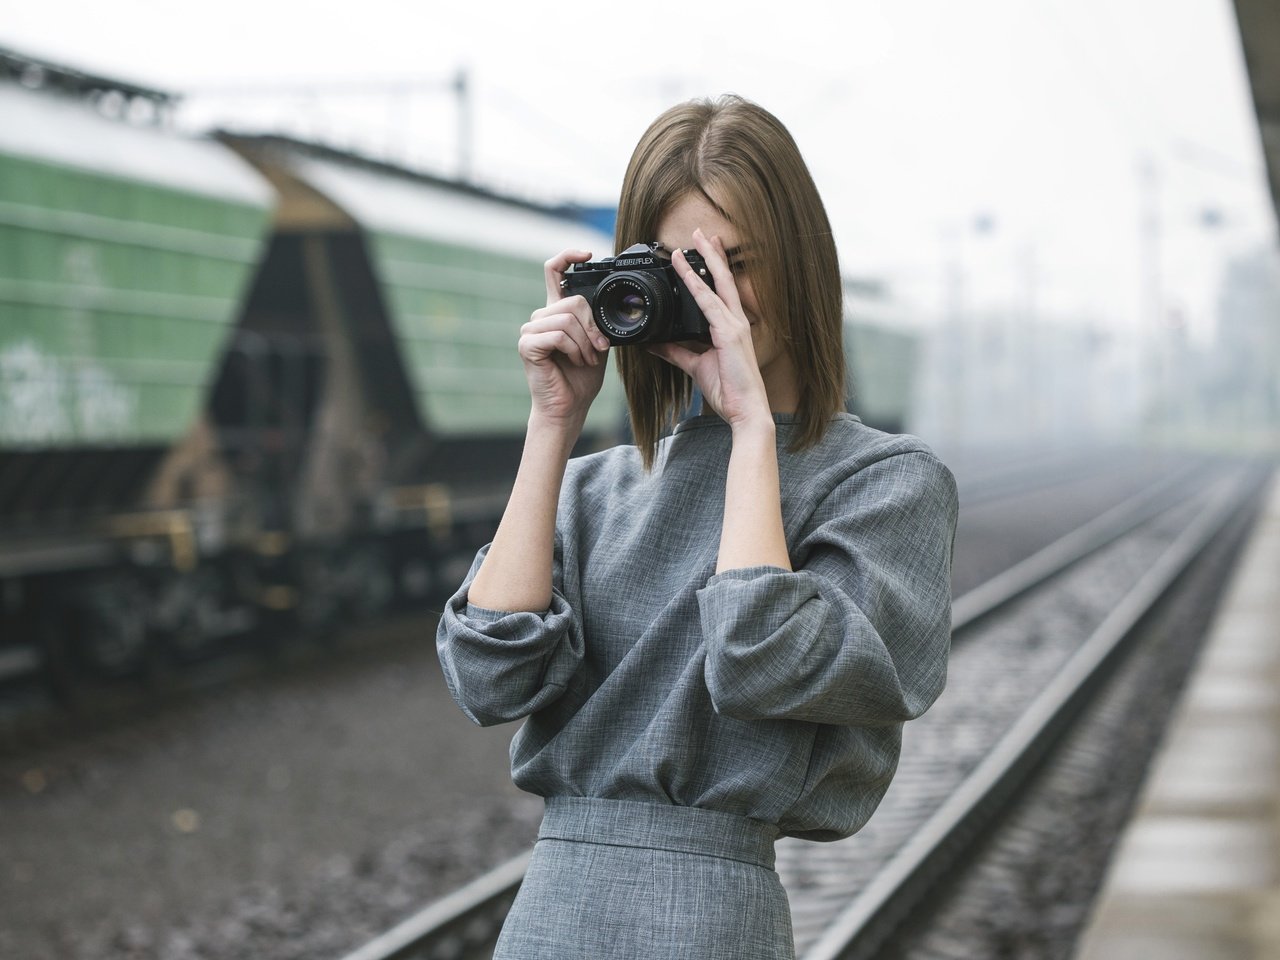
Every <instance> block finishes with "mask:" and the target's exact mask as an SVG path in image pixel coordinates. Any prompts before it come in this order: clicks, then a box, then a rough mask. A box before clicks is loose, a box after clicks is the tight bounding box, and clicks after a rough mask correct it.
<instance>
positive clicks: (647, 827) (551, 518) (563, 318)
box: [437, 97, 957, 960]
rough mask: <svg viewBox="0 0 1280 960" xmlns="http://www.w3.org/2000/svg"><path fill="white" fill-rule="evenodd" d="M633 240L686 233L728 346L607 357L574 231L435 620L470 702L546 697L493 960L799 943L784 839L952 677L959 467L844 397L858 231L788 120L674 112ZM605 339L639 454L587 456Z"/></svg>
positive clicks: (477, 712) (716, 951) (811, 820)
mask: <svg viewBox="0 0 1280 960" xmlns="http://www.w3.org/2000/svg"><path fill="white" fill-rule="evenodd" d="M616 241H617V242H616V247H615V249H617V250H623V249H626V248H627V247H629V246H631V245H633V244H636V243H643V242H651V241H657V242H659V243H660V244H661V245H662V247H663V248H664V249H666V250H668V251H672V253H671V262H672V266H673V267H674V269H675V271H676V273H677V274H678V276H679V279H680V282H681V283H682V284H683V285H684V288H685V290H687V291H688V295H689V296H692V297H693V298H694V299H695V301H696V303H697V305H698V307H699V308H700V310H701V312H702V314H703V315H704V316H705V318H706V323H707V326H708V327H709V329H710V341H711V342H710V343H709V344H704V343H699V342H694V341H691V342H684V343H670V342H666V343H648V344H644V345H640V344H637V345H632V346H626V347H620V348H611V346H610V343H609V341H608V340H607V339H606V338H605V337H604V335H603V334H602V332H601V330H600V328H599V327H598V326H597V323H596V321H595V319H594V317H593V312H592V306H591V305H590V304H589V303H588V301H587V300H586V299H584V298H583V297H582V296H571V297H565V296H564V292H563V289H562V281H563V279H564V276H565V274H566V272H569V271H570V270H571V265H574V264H583V263H585V262H586V261H588V260H589V259H590V255H589V254H588V253H587V252H586V251H581V250H567V251H564V252H563V253H561V254H559V255H557V256H556V257H554V258H552V259H551V260H549V261H548V262H547V264H546V280H547V305H546V306H545V307H543V308H541V309H538V310H535V311H534V313H533V315H532V317H531V318H530V320H529V322H528V323H526V324H525V325H524V327H523V328H522V330H521V333H520V339H519V346H518V349H519V353H520V357H521V359H522V360H523V363H524V367H525V372H526V376H527V377H528V381H529V388H530V393H531V395H532V411H531V413H530V417H529V426H528V434H527V438H526V443H525V448H524V455H523V459H522V461H521V464H520V469H519V472H518V475H517V478H516V482H515V486H514V489H513V491H512V494H511V500H510V502H509V504H508V506H507V509H506V513H505V515H504V517H503V519H502V522H501V525H500V526H499V529H498V531H497V533H496V535H495V536H494V539H493V542H492V543H491V544H490V545H488V546H487V547H485V548H484V549H482V550H481V551H480V553H479V555H478V556H477V557H476V560H475V563H474V564H473V565H472V569H471V572H470V574H469V575H468V577H467V579H466V581H465V582H464V583H463V585H462V587H461V588H460V589H459V591H458V592H457V593H456V594H455V596H454V597H453V598H452V599H451V600H450V601H449V603H448V604H447V606H446V608H445V610H444V612H443V615H442V618H441V621H440V628H439V634H438V638H437V639H438V646H439V652H440V659H441V663H442V666H443V668H444V673H445V677H446V680H447V682H448V685H449V688H450V690H451V692H452V693H453V696H454V698H455V699H456V700H457V701H458V703H459V705H460V706H461V707H462V709H463V710H464V711H465V712H466V713H467V714H468V716H470V717H471V718H472V719H473V720H475V721H476V722H477V723H481V724H490V723H500V722H503V721H508V720H515V719H520V718H527V719H526V720H525V723H524V725H523V726H522V727H521V729H520V731H519V732H518V733H517V734H516V737H515V739H514V741H513V742H512V747H511V759H512V776H513V779H514V780H515V783H516V784H517V786H519V787H521V788H522V789H524V790H528V791H530V792H532V793H535V794H539V795H541V796H543V797H545V798H546V815H545V817H544V820H543V824H542V827H541V829H540V830H539V839H538V842H537V844H536V846H535V848H534V853H533V858H532V860H531V862H530V865H529V870H528V874H527V876H526V878H525V881H524V884H523V885H522V886H521V889H520V893H519V895H518V897H517V899H516V902H515V905H514V907H513V908H512V911H511V914H510V915H509V917H508V920H507V923H506V926H505V927H504V929H503V933H502V937H501V939H500V941H499V944H498V949H497V953H496V954H495V956H496V957H499V958H519V960H533V958H557V960H560V958H570V957H575V958H576V957H581V958H592V960H600V958H608V957H628V958H633V957H676V956H679V957H696V958H701V960H705V958H722V957H723V958H726V960H728V958H732V960H749V958H761V960H764V958H768V960H776V958H779V957H790V956H793V955H794V947H793V944H792V937H791V921H790V912H789V908H788V905H787V899H786V895H785V893H784V892H783V890H782V887H781V885H780V883H779V881H778V876H777V874H776V873H775V872H774V870H773V862H774V861H773V843H774V840H775V839H776V838H777V837H778V836H780V835H789V836H798V837H804V838H808V839H813V840H834V839H838V838H840V837H844V836H848V835H849V834H851V833H853V832H854V831H856V830H857V829H858V828H859V827H861V826H862V825H863V824H864V823H865V822H866V820H867V818H868V817H869V816H870V815H871V812H872V811H873V810H874V809H875V807H876V804H877V803H878V802H879V800H880V798H881V797H882V796H883V794H884V792H885V790H886V789H887V788H888V785H889V781H890V779H891V778H892V776H893V773H894V770H895V768H896V765H897V759H898V753H899V748H900V743H901V730H902V724H903V722H904V721H906V720H908V719H910V718H912V717H915V716H918V715H919V714H920V713H922V712H923V711H924V710H925V709H926V708H927V707H928V706H929V705H930V704H931V703H932V702H933V700H934V699H935V698H936V697H937V695H938V693H939V692H940V691H941V689H942V686H943V683H944V681H945V677H946V661H947V653H948V648H949V642H950V613H951V607H950V564H951V550H952V542H953V537H954V532H955V521H956V511H957V504H956V493H955V484H954V481H953V479H952V477H951V474H950V473H949V471H948V470H947V469H946V467H944V466H943V465H942V464H941V463H940V462H939V461H938V460H937V459H936V458H935V457H934V456H933V454H932V453H931V452H930V451H929V449H928V448H927V447H926V446H924V444H922V443H921V442H920V441H919V440H917V439H915V438H914V437H910V436H905V435H902V436H892V435H888V434H884V433H881V432H879V431H876V430H873V429H871V428H869V427H866V426H864V425H863V424H862V423H861V422H860V421H859V420H858V419H857V418H856V417H854V416H851V415H850V414H848V413H846V412H844V406H843V404H844V395H845V394H844V360H843V358H844V352H843V349H842V341H841V337H842V307H841V281H840V273H839V267H838V263H837V258H836V251H835V245H834V242H833V240H832V236H831V230H830V226H829V224H828V220H827V216H826V213H825V211H824V209H823V206H822V201H821V199H820V198H819V196H818V193H817V189H816V187H815V186H814V183H813V180H812V178H811V176H810V175H809V172H808V169H807V168H806V166H805V164H804V161H803V159H802V158H801V156H800V153H799V150H798V149H797V147H796V145H795V142H794V141H793V140H792V138H791V136H790V134H788V132H787V131H786V129H785V128H784V127H783V126H782V124H781V123H779V122H778V120H777V119H776V118H774V117H773V116H772V115H771V114H770V113H768V112H767V111H765V110H764V109H762V108H760V107H759V106H757V105H755V104H752V103H750V102H748V101H744V100H742V99H739V98H737V97H722V98H720V99H718V100H715V101H692V102H689V103H684V104H681V105H679V106H676V107H674V108H672V109H670V110H668V111H667V112H666V113H664V114H663V115H662V116H660V117H659V118H658V119H657V120H656V121H655V122H654V123H653V124H652V126H650V128H649V129H648V131H646V133H645V134H644V136H643V137H642V139H641V141H640V143H639V145H638V146H637V147H636V150H635V153H634V154H633V156H632V158H631V163H630V165H629V167H628V170H627V174H626V179H625V181H624V183H623V187H622V194H621V200H620V203H619V207H618V223H617V235H616ZM690 248H692V249H696V250H697V252H698V253H699V254H700V255H701V257H702V258H703V260H704V261H705V264H706V267H707V269H708V270H709V273H710V277H711V279H712V284H710V285H709V284H707V283H705V282H703V280H701V279H700V278H699V277H698V275H697V274H696V273H695V272H694V271H693V270H692V269H690V267H689V263H688V260H687V258H686V257H685V256H684V254H683V253H682V252H681V251H682V250H685V249H690ZM681 292H682V293H683V291H681ZM611 353H612V354H613V355H614V356H615V357H616V358H617V363H618V367H619V370H620V373H621V376H622V379H623V382H624V385H625V388H626V392H627V398H628V402H629V407H630V414H631V421H632V428H633V433H634V435H635V437H636V445H635V446H625V447H617V448H614V449H612V450H608V451H605V452H602V453H598V454H593V455H591V456H587V457H582V458H577V459H573V460H570V459H569V452H570V450H571V449H572V447H573V445H574V442H575V441H576V439H577V437H578V435H579V433H580V431H581V429H582V426H583V422H584V418H585V416H586V411H587V409H588V407H589V406H590V404H591V402H592V400H593V399H594V398H595V396H596V394H597V392H598V391H599V389H600V386H601V383H602V380H603V377H604V375H605V367H606V358H607V357H608V356H609V355H610V354H611ZM694 385H696V386H697V387H698V389H699V390H700V392H701V395H702V397H703V413H702V415H700V416H695V417H692V418H690V419H686V420H684V421H683V422H681V423H679V424H677V425H676V426H675V429H674V432H673V433H671V435H670V436H667V437H665V438H661V437H662V434H664V433H665V432H666V431H667V429H668V427H669V426H670V425H671V422H672V421H673V420H674V419H675V418H676V417H678V416H679V414H680V413H681V412H682V411H684V410H686V409H687V408H688V406H689V404H690V402H691V398H692V396H693V393H692V388H693V386H694ZM660 438H661V439H660Z"/></svg>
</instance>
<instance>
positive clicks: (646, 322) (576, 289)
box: [560, 243, 715, 346]
mask: <svg viewBox="0 0 1280 960" xmlns="http://www.w3.org/2000/svg"><path fill="white" fill-rule="evenodd" d="M684 255H685V258H686V259H687V260H688V261H689V266H690V267H692V268H693V269H694V271H695V272H696V273H697V274H698V276H699V277H701V278H702V281H703V283H705V284H706V285H707V286H709V287H711V289H713V290H714V289H715V283H714V282H713V281H712V278H711V271H710V269H709V268H708V267H707V264H706V261H705V260H703V259H702V255H701V254H700V253H698V251H697V250H685V251H684ZM560 289H561V290H562V291H564V293H565V295H566V296H573V295H574V294H579V295H581V296H583V297H585V298H586V300H587V303H589V304H590V305H591V314H592V316H593V317H594V318H595V321H596V326H597V327H599V328H600V332H601V333H603V334H604V335H605V337H607V338H608V340H609V342H610V343H612V344H614V345H615V346H626V345H628V344H633V343H668V342H671V341H675V340H701V341H702V342H703V343H710V342H711V328H710V327H709V326H708V325H707V318H706V317H705V316H703V315H702V310H701V309H699V307H698V304H697V302H696V301H695V300H694V299H693V294H691V293H690V292H689V289H688V287H686V286H685V285H684V281H683V280H681V279H680V277H679V276H678V275H677V274H676V268H675V267H673V266H672V265H671V261H670V259H668V258H667V257H666V256H664V255H663V248H662V245H661V244H658V243H637V244H635V245H634V246H631V247H628V248H627V249H626V250H623V251H622V253H620V254H618V255H617V256H616V257H605V258H604V259H603V260H590V261H588V262H586V263H576V264H574V265H573V266H572V267H570V268H569V270H568V271H567V272H566V273H565V275H564V279H563V280H562V281H561V282H560Z"/></svg>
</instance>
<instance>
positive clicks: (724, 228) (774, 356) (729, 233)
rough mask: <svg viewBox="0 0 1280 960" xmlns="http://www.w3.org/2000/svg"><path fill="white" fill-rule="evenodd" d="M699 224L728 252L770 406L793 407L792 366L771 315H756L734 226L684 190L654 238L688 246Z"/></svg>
mask: <svg viewBox="0 0 1280 960" xmlns="http://www.w3.org/2000/svg"><path fill="white" fill-rule="evenodd" d="M716 199H717V201H718V198H716ZM699 227H701V228H702V232H703V233H704V234H706V235H707V237H708V238H710V237H717V236H718V237H719V238H720V242H721V243H722V244H724V248H725V250H726V251H727V252H728V253H729V254H730V256H729V264H730V266H731V267H734V268H735V269H734V277H733V279H734V283H735V284H736V286H737V288H738V299H739V300H740V301H741V302H742V310H743V312H744V313H745V314H746V315H747V319H748V320H749V321H750V322H751V342H752V345H753V346H754V347H755V354H756V363H757V364H759V366H760V374H761V376H762V377H763V378H764V385H765V389H766V391H768V394H769V401H770V405H771V406H772V407H773V409H774V411H776V412H784V411H790V410H794V409H795V407H794V400H795V392H796V391H795V381H796V375H795V366H794V364H793V363H792V362H791V357H790V355H789V354H788V353H787V351H786V349H785V346H784V345H783V343H782V340H781V338H780V337H779V336H778V327H777V323H776V321H774V318H771V317H762V316H761V315H760V308H759V304H758V303H757V302H756V298H755V292H754V291H753V290H752V287H751V270H750V262H751V251H749V250H742V251H741V252H740V253H738V255H737V256H735V255H734V253H735V248H738V247H740V246H741V243H740V238H739V236H738V231H737V229H736V228H735V227H734V225H733V224H732V223H730V222H729V221H728V220H726V219H725V218H724V217H723V216H722V215H721V214H720V212H719V211H718V210H716V208H715V207H713V206H712V205H711V204H710V203H708V202H707V201H706V199H705V198H704V197H702V196H701V195H700V194H697V193H687V194H685V195H684V197H682V198H681V199H680V200H677V201H676V202H675V204H673V205H672V206H671V207H670V208H669V209H668V210H667V211H666V213H665V214H664V215H663V217H662V219H661V220H659V221H658V236H657V238H656V239H657V240H658V242H659V243H661V244H662V245H663V246H664V247H665V248H666V249H668V250H675V249H677V248H679V249H681V250H687V249H692V248H693V231H694V230H695V229H697V228H699ZM740 264H746V266H740ZM789 404H790V406H788V405H789Z"/></svg>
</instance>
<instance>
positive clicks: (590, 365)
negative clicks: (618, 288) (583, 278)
mask: <svg viewBox="0 0 1280 960" xmlns="http://www.w3.org/2000/svg"><path fill="white" fill-rule="evenodd" d="M590 259H591V254H590V253H587V252H586V251H583V250H565V251H563V252H562V253H560V254H559V255H558V256H555V257H552V258H551V259H550V260H548V261H547V263H546V280H547V305H546V306H545V307H543V308H542V309H540V310H535V311H533V314H532V316H530V318H529V322H528V323H526V324H525V325H524V326H523V327H521V328H520V344H519V350H520V359H521V360H522V361H523V362H524V374H525V377H526V379H527V380H528V381H529V393H530V395H531V396H532V398H533V415H535V416H538V417H541V418H542V419H544V420H546V421H548V422H551V423H555V424H559V425H564V426H568V427H570V428H572V429H574V430H581V429H582V424H583V422H584V421H585V420H586V416H587V410H588V409H589V408H590V406H591V401H593V400H594V399H595V398H596V394H598V393H599V392H600V387H601V385H602V384H603V383H604V371H605V366H606V360H607V357H608V352H609V341H608V340H606V339H605V336H604V334H602V333H601V332H600V330H599V329H598V328H597V327H596V324H595V320H594V319H593V318H592V316H591V307H590V306H589V305H588V304H587V301H586V299H585V298H584V297H581V296H572V297H565V296H564V293H563V291H562V290H561V289H560V281H561V280H562V279H564V272H565V270H567V269H568V268H569V264H571V263H583V262H585V261H587V260H590Z"/></svg>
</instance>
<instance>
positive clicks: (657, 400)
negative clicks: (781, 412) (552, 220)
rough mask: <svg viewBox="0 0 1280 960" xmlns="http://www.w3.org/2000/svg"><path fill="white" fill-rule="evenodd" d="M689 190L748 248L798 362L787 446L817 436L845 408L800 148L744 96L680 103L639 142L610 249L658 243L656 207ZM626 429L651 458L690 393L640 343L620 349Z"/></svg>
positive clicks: (831, 269) (763, 301)
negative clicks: (794, 416) (793, 427)
mask: <svg viewBox="0 0 1280 960" xmlns="http://www.w3.org/2000/svg"><path fill="white" fill-rule="evenodd" d="M689 194H698V195H700V196H701V197H702V198H703V199H705V200H706V201H707V202H709V203H710V204H711V205H712V206H713V207H715V208H716V209H717V210H718V211H719V212H720V213H721V215H722V216H724V218H725V219H726V220H728V221H729V222H730V223H732V224H734V225H735V226H736V227H737V228H738V232H739V235H740V241H741V243H742V245H743V248H744V250H745V249H746V248H747V246H748V245H749V246H750V262H749V266H748V267H747V269H748V270H749V271H750V276H751V283H752V287H753V290H754V292H755V296H756V300H757V302H758V304H759V308H760V313H761V319H762V322H764V323H769V324H773V325H775V327H776V329H777V331H778V335H779V338H780V340H781V341H782V343H783V346H784V349H786V350H787V351H788V352H789V354H790V357H791V360H792V362H793V364H794V366H795V370H796V374H797V377H798V379H799V384H798V386H799V391H800V401H799V408H798V410H797V413H798V415H799V419H800V429H799V430H798V431H797V433H796V436H795V439H794V440H793V441H792V444H791V449H793V450H802V449H804V448H806V447H809V446H812V445H813V444H815V443H817V442H818V441H819V440H820V439H822V435H823V433H825V431H826V429H827V425H828V423H829V422H830V420H831V417H832V415H833V414H834V413H836V412H837V411H838V410H841V409H843V408H844V396H845V392H844V388H845V380H844V377H845V373H844V349H843V341H842V321H843V312H842V311H843V306H842V301H841V296H842V286H843V285H842V283H841V280H840V267H839V263H838V261H837V257H836V247H835V242H834V240H833V239H832V236H831V225H830V222H829V221H828V220H827V213H826V210H825V209H824V208H823V206H822V199H821V198H820V197H819V196H818V188H817V187H816V186H815V185H814V182H813V177H812V176H811V175H810V174H809V168H808V167H807V166H805V162H804V159H803V158H802V157H801V156H800V150H799V148H798V147H797V146H796V143H795V141H794V140H793V139H792V137H791V134H790V133H788V132H787V129H786V127H784V126H783V125H782V124H781V123H780V122H779V121H778V119H777V118H776V117H775V116H773V114H771V113H769V111H767V110H765V109H764V108H763V107H761V106H758V105H757V104H754V103H752V102H751V101H749V100H744V99H743V98H741V97H737V96H732V95H726V96H722V97H718V98H716V99H714V100H710V99H705V100H690V101H688V102H686V103H681V104H678V105H677V106H674V107H672V108H671V109H669V110H667V111H666V112H665V113H663V114H662V115H661V116H660V117H658V119H657V120H655V121H654V122H653V123H652V124H651V125H650V126H649V129H648V130H646V131H645V133H644V136H642V137H641V138H640V143H639V144H637V145H636V149H635V152H634V153H633V154H632V155H631V162H630V164H628V166H627V175H626V178H625V179H624V180H623V183H622V196H621V197H620V199H619V201H618V221H617V228H616V232H615V238H614V243H615V246H614V249H615V250H625V249H626V248H627V247H629V246H631V245H632V244H635V243H642V242H649V241H652V240H655V239H656V238H657V237H656V234H657V230H658V224H659V222H660V221H661V220H662V218H663V215H664V214H665V213H666V212H667V211H668V210H669V209H671V207H672V206H674V205H675V204H676V203H677V202H679V201H680V200H681V199H682V198H684V197H685V196H687V195H689ZM615 356H616V357H617V362H618V371H619V373H620V375H621V377H622V383H623V386H624V388H625V390H626V394H627V404H628V407H629V409H630V414H631V431H632V434H633V435H634V437H635V441H636V445H637V446H638V447H639V448H640V454H641V456H642V458H643V459H644V465H645V469H646V470H647V469H650V468H652V466H653V461H654V457H655V456H656V455H657V447H658V440H659V439H660V438H661V437H662V435H663V434H664V433H666V432H667V430H669V429H670V428H671V426H672V425H673V423H674V421H675V419H676V418H677V417H678V416H679V415H680V413H681V412H683V411H684V410H687V409H688V407H689V404H690V402H691V401H692V399H693V382H692V380H690V378H689V376H688V375H687V374H685V373H684V371H682V370H680V369H679V368H677V367H674V366H672V365H670V364H669V363H667V362H666V361H665V360H662V359H660V358H658V357H654V356H652V355H651V354H648V353H646V352H645V351H643V350H619V351H617V353H616V354H615Z"/></svg>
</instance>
